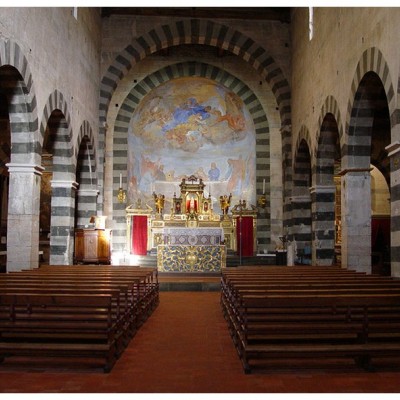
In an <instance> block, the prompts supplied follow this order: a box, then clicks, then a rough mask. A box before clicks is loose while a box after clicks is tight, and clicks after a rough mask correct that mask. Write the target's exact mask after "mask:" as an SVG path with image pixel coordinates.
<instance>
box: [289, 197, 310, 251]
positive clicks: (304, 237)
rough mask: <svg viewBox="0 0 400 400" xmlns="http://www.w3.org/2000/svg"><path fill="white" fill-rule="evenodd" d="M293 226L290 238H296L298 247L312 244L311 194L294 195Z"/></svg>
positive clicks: (292, 199)
mask: <svg viewBox="0 0 400 400" xmlns="http://www.w3.org/2000/svg"><path fill="white" fill-rule="evenodd" d="M291 201H292V228H291V232H290V233H291V234H290V238H289V240H293V239H294V240H296V246H297V249H298V250H299V249H304V247H305V246H310V245H311V198H310V196H309V195H301V196H293V197H292V198H291Z"/></svg>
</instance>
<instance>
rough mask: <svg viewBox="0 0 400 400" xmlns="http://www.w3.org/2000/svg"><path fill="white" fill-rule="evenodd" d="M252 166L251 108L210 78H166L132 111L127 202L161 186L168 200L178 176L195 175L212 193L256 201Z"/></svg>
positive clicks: (253, 134) (180, 178)
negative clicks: (249, 110) (249, 109)
mask: <svg viewBox="0 0 400 400" xmlns="http://www.w3.org/2000/svg"><path fill="white" fill-rule="evenodd" d="M255 168H256V162H255V130H254V125H253V121H252V119H251V117H250V113H249V112H248V110H247V109H246V107H245V106H244V103H243V101H242V100H241V98H240V97H239V96H238V95H237V94H236V93H234V92H232V91H230V90H229V89H227V88H225V87H224V86H222V85H220V84H218V83H216V82H214V81H212V80H210V79H206V78H200V77H187V78H177V79H173V80H170V81H168V82H166V83H164V84H162V85H160V86H159V87H157V88H156V89H154V90H153V91H151V92H150V93H149V94H148V95H147V96H145V97H144V98H143V100H142V101H141V103H140V104H139V106H138V107H137V109H136V110H135V112H134V114H133V116H132V120H131V124H130V131H129V136H128V182H129V187H128V198H129V200H130V201H132V200H133V199H135V198H138V197H140V198H143V199H144V200H146V199H149V198H150V197H151V195H152V193H153V192H158V191H160V192H162V193H165V201H166V202H167V201H169V200H168V199H172V197H173V194H174V192H176V191H179V183H180V182H181V180H182V179H183V178H185V177H188V176H190V175H195V176H196V177H198V178H201V179H202V180H203V181H204V183H205V184H206V190H208V191H210V192H211V191H212V193H213V194H214V195H215V196H219V194H220V193H226V192H228V193H232V196H233V198H234V199H235V197H236V198H237V199H239V198H245V199H246V200H247V201H248V202H249V203H255V180H254V182H253V178H254V177H255ZM217 199H218V197H217V198H215V197H214V200H215V201H216V205H217V208H218V207H219V204H218V201H217ZM171 206H172V204H171ZM170 208H171V207H169V208H168V205H165V209H170ZM216 212H218V210H216Z"/></svg>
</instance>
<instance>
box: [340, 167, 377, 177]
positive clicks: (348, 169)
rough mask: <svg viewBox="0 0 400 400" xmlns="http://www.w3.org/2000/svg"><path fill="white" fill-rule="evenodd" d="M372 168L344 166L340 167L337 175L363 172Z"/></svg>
mask: <svg viewBox="0 0 400 400" xmlns="http://www.w3.org/2000/svg"><path fill="white" fill-rule="evenodd" d="M372 169H373V168H371V167H368V168H345V169H342V170H341V171H340V172H339V173H338V175H339V176H344V175H347V174H359V173H365V172H368V173H370V172H371V171H372Z"/></svg>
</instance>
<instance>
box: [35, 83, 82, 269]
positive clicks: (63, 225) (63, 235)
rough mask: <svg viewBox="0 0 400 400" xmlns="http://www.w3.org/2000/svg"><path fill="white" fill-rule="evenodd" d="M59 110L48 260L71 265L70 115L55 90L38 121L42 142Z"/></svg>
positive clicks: (72, 186) (72, 164)
mask: <svg viewBox="0 0 400 400" xmlns="http://www.w3.org/2000/svg"><path fill="white" fill-rule="evenodd" d="M54 111H59V113H58V115H57V116H56V117H55V118H57V127H56V130H57V132H56V135H55V137H54V143H53V149H52V150H53V166H52V169H53V177H52V181H51V187H52V193H51V227H50V263H51V264H53V265H60V264H61V265H62V264H71V263H72V255H73V230H74V216H75V190H76V182H75V171H76V164H75V159H74V154H73V146H72V145H73V143H72V129H71V117H70V114H69V111H68V104H67V102H66V100H65V98H64V95H63V94H62V93H61V92H59V91H58V90H55V91H54V92H53V93H51V94H50V96H49V98H48V100H47V102H46V105H45V107H44V109H43V118H42V122H41V124H40V134H41V143H42V144H43V141H44V139H45V134H46V129H47V126H48V123H49V121H51V115H52V113H53V112H54Z"/></svg>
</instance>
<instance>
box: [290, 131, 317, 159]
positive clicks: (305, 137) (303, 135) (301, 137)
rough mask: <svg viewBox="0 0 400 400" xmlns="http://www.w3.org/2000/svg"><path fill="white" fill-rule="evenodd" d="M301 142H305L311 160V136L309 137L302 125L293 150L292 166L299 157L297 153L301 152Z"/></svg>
mask: <svg viewBox="0 0 400 400" xmlns="http://www.w3.org/2000/svg"><path fill="white" fill-rule="evenodd" d="M302 140H305V142H306V143H307V146H308V148H309V150H310V157H311V159H312V158H313V154H314V153H313V151H312V146H311V143H312V140H311V135H310V132H309V130H308V129H307V128H306V127H305V126H304V125H302V126H301V128H300V131H299V134H298V136H297V141H296V146H295V150H294V157H293V160H294V162H293V166H294V164H295V163H296V158H297V156H298V155H299V154H298V153H299V151H301V150H300V144H301V142H302Z"/></svg>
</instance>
